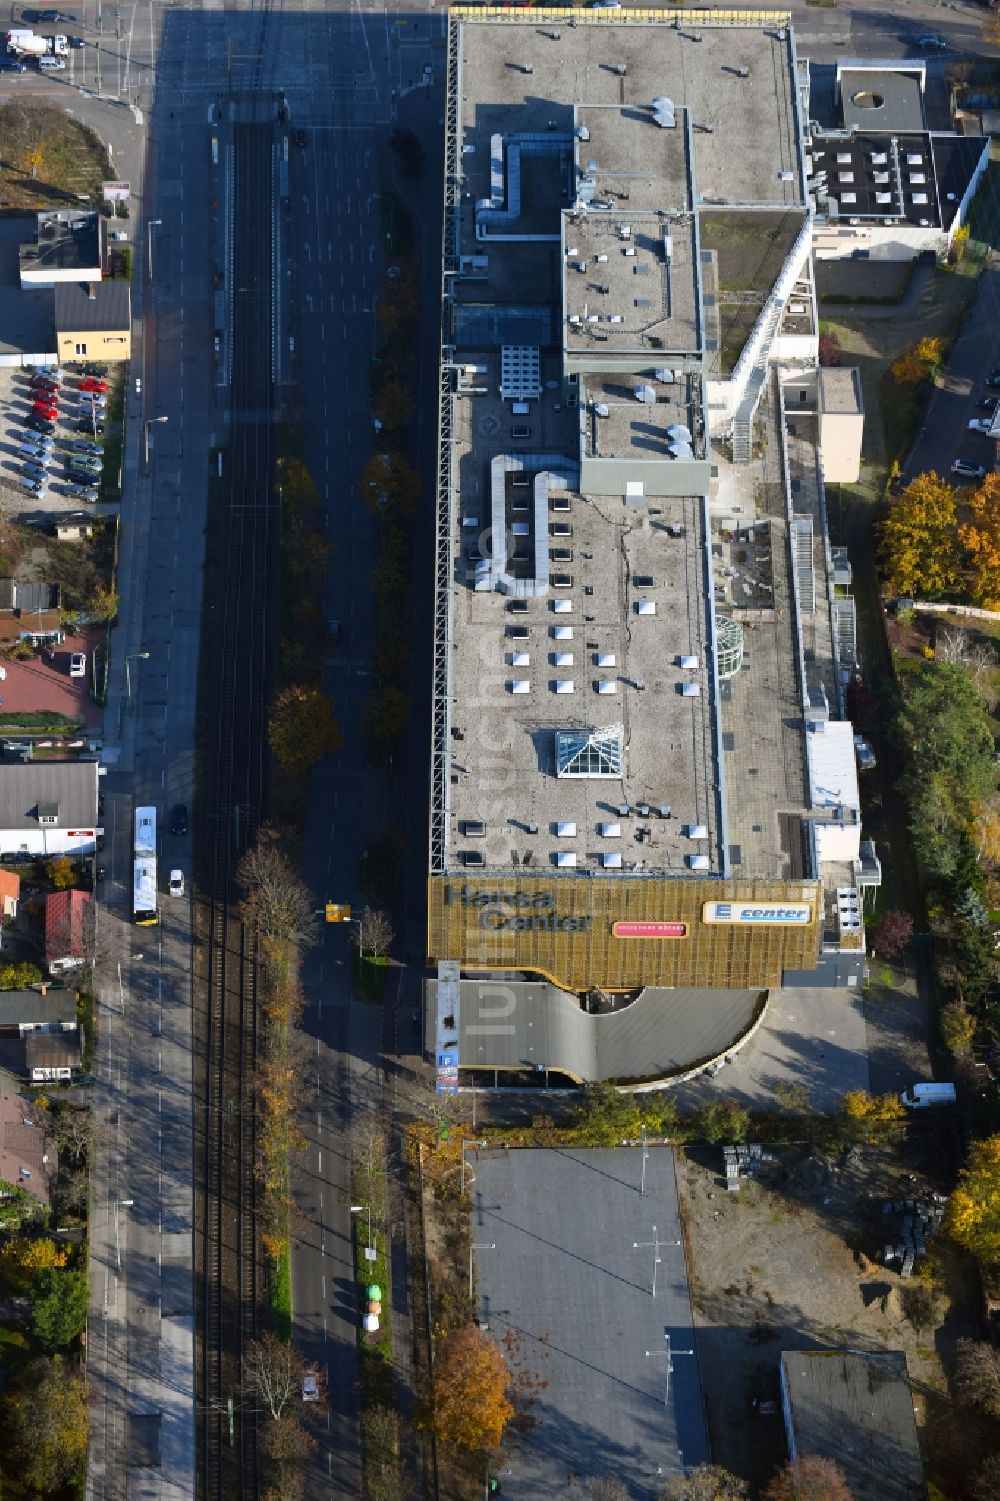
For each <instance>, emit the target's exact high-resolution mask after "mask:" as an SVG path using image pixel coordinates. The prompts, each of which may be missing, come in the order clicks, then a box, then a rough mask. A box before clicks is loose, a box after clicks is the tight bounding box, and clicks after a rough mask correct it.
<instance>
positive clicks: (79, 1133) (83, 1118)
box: [46, 1105, 94, 1165]
mask: <svg viewBox="0 0 1000 1501" xmlns="http://www.w3.org/2000/svg"><path fill="white" fill-rule="evenodd" d="M46 1129H47V1130H49V1131H51V1133H52V1135H53V1137H54V1138H55V1142H56V1146H57V1147H58V1148H59V1152H60V1155H61V1156H62V1157H63V1158H65V1159H68V1161H69V1162H72V1163H75V1164H78V1165H80V1164H86V1163H87V1162H88V1161H89V1159H90V1148H91V1145H92V1143H93V1139H94V1122H93V1118H92V1116H91V1112H90V1108H89V1106H84V1107H83V1109H79V1110H78V1109H77V1108H76V1106H74V1105H65V1106H64V1107H63V1108H62V1109H61V1110H58V1111H54V1112H53V1113H52V1115H51V1116H50V1117H49V1119H48V1121H47V1122H46Z"/></svg>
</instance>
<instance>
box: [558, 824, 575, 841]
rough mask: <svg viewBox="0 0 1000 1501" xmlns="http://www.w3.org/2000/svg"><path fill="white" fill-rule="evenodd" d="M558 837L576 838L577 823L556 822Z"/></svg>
mask: <svg viewBox="0 0 1000 1501" xmlns="http://www.w3.org/2000/svg"><path fill="white" fill-rule="evenodd" d="M556 838H557V839H575V838H576V824H575V823H557V824H556Z"/></svg>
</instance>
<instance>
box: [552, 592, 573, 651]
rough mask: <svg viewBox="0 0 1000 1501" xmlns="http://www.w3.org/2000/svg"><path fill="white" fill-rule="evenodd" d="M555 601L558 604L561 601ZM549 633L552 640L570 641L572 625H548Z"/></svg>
mask: <svg viewBox="0 0 1000 1501" xmlns="http://www.w3.org/2000/svg"><path fill="white" fill-rule="evenodd" d="M556 603H557V604H560V603H561V601H560V600H557V601H556ZM549 634H550V636H551V637H552V639H553V641H572V639H573V627H572V626H571V625H552V626H549Z"/></svg>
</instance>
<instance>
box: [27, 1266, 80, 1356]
mask: <svg viewBox="0 0 1000 1501" xmlns="http://www.w3.org/2000/svg"><path fill="white" fill-rule="evenodd" d="M89 1305H90V1284H89V1282H88V1280H87V1274H86V1272H73V1271H69V1270H67V1269H66V1268H65V1267H56V1266H51V1267H46V1268H45V1269H44V1270H43V1271H41V1272H39V1273H38V1275H37V1276H36V1277H35V1280H34V1282H33V1283H32V1286H31V1328H32V1332H33V1333H34V1336H35V1338H36V1339H37V1340H38V1343H39V1344H40V1345H41V1347H42V1349H43V1350H47V1351H48V1352H49V1353H50V1354H51V1353H52V1352H53V1351H54V1350H60V1349H62V1348H63V1347H64V1346H65V1345H70V1344H72V1343H73V1341H74V1340H75V1339H76V1337H77V1335H78V1334H80V1333H81V1331H82V1330H83V1329H84V1328H86V1324H87V1310H88V1308H89Z"/></svg>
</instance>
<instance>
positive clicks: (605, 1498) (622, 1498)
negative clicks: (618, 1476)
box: [587, 1475, 628, 1501]
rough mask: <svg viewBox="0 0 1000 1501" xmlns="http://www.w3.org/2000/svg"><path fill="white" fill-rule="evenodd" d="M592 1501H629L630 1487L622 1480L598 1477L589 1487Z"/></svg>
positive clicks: (589, 1495) (606, 1476)
mask: <svg viewBox="0 0 1000 1501" xmlns="http://www.w3.org/2000/svg"><path fill="white" fill-rule="evenodd" d="M587 1495H588V1497H589V1498H590V1501H628V1487H627V1486H626V1485H625V1483H624V1481H622V1480H613V1479H611V1477H610V1476H608V1475H598V1476H597V1477H596V1479H594V1480H592V1481H591V1482H590V1484H589V1485H588V1486H587Z"/></svg>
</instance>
